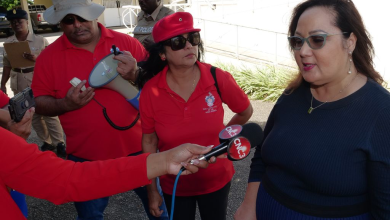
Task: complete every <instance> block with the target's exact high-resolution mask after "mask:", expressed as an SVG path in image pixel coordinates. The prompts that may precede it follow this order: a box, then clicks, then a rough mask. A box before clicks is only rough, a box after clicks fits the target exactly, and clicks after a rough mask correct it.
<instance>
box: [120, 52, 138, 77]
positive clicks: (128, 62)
mask: <svg viewBox="0 0 390 220" xmlns="http://www.w3.org/2000/svg"><path fill="white" fill-rule="evenodd" d="M122 52H123V54H119V55H116V56H114V59H115V60H118V61H120V62H118V67H117V68H116V71H117V72H118V73H119V74H120V75H121V76H122V77H123V78H124V79H126V80H130V81H132V82H134V81H135V79H136V78H137V76H136V74H137V69H138V67H137V60H136V59H135V58H134V57H133V56H132V55H131V53H130V52H129V51H122Z"/></svg>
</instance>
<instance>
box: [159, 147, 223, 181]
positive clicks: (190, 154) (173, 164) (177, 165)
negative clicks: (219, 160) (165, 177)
mask: <svg viewBox="0 0 390 220" xmlns="http://www.w3.org/2000/svg"><path fill="white" fill-rule="evenodd" d="M212 147H213V146H208V147H203V146H200V145H197V144H182V145H180V146H178V147H175V148H173V149H171V150H169V151H165V152H164V153H166V154H167V157H166V164H167V166H166V167H167V173H168V174H174V175H176V174H177V173H178V172H179V170H180V169H181V167H185V168H186V170H185V171H184V172H183V173H182V174H191V173H196V172H198V167H201V168H207V166H208V164H209V163H208V162H207V161H200V160H198V159H197V158H198V156H199V155H203V154H206V153H207V152H209V151H210V150H211V149H212ZM189 161H192V163H193V164H190V163H189ZM214 161H215V160H214ZM214 161H212V162H214Z"/></svg>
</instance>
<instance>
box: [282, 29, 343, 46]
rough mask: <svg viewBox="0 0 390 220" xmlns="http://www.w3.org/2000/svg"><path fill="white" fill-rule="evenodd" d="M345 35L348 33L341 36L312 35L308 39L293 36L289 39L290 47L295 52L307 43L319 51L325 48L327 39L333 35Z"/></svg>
mask: <svg viewBox="0 0 390 220" xmlns="http://www.w3.org/2000/svg"><path fill="white" fill-rule="evenodd" d="M343 34H348V32H343V33H340V34H315V35H310V36H308V37H307V38H303V37H298V36H291V37H288V42H289V43H290V47H291V48H292V49H293V50H300V49H301V48H302V47H303V44H304V43H305V41H306V43H307V45H309V47H310V48H311V49H313V50H318V49H321V48H322V47H324V45H325V42H326V38H327V37H329V36H333V35H343Z"/></svg>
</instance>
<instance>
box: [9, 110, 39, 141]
mask: <svg viewBox="0 0 390 220" xmlns="http://www.w3.org/2000/svg"><path fill="white" fill-rule="evenodd" d="M34 113H35V108H34V107H32V108H30V109H29V110H27V111H26V113H25V114H24V116H23V118H22V120H21V121H20V122H15V121H14V120H11V121H9V122H8V123H7V128H8V130H9V131H11V132H12V133H14V134H16V135H18V136H19V137H22V138H23V139H27V138H28V136H30V133H31V123H32V118H33V115H34Z"/></svg>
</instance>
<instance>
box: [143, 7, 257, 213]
mask: <svg viewBox="0 0 390 220" xmlns="http://www.w3.org/2000/svg"><path fill="white" fill-rule="evenodd" d="M199 31H200V29H196V28H194V27H193V18H192V16H191V14H190V13H187V12H177V13H175V14H172V15H170V16H167V17H165V18H163V19H162V20H160V21H159V22H158V23H156V25H155V26H154V28H153V32H152V34H153V38H154V41H155V42H156V44H154V45H153V46H152V47H150V48H149V58H148V60H147V61H146V63H145V64H144V65H143V66H142V69H141V70H140V74H139V77H138V80H137V81H138V84H139V86H140V88H142V93H141V98H140V112H141V121H142V131H143V138H142V147H143V150H144V152H156V151H157V150H159V151H166V150H169V149H171V148H173V147H174V146H176V145H177V144H179V143H186V142H191V143H196V144H200V145H210V144H214V145H215V146H216V145H218V144H219V139H218V134H219V132H220V131H221V130H222V129H223V128H224V127H225V125H224V124H223V115H224V110H223V107H222V101H223V103H225V104H227V106H228V107H229V108H230V109H231V110H232V111H233V112H235V113H236V114H235V115H234V116H233V117H232V119H231V120H230V121H229V123H228V125H232V124H244V123H245V122H247V121H248V119H249V118H250V117H251V115H252V111H253V110H252V106H251V104H250V102H249V99H248V97H247V95H246V94H245V93H244V92H243V91H242V90H241V89H240V87H239V86H238V85H237V83H236V82H235V80H234V79H233V77H232V76H231V74H229V73H228V72H225V71H222V70H220V69H216V71H215V69H214V70H211V69H212V66H211V65H209V64H206V63H202V62H200V60H201V57H202V55H203V46H202V41H201V38H200V34H199ZM214 71H215V72H214ZM211 72H214V73H213V74H214V75H215V76H216V80H215V79H214V78H213V75H212V73H211ZM233 174H234V168H233V164H232V162H231V161H229V160H228V159H226V158H223V159H219V160H218V161H217V162H216V163H214V164H211V165H210V166H209V168H208V170H206V171H205V172H203V171H199V172H198V173H197V174H196V175H192V176H190V177H181V178H180V181H179V184H178V185H177V190H176V195H177V196H176V199H175V200H176V203H175V209H174V210H175V213H174V219H186V220H190V219H195V211H196V204H197V205H198V207H199V212H200V215H201V218H202V219H203V220H205V219H206V220H207V219H213V220H214V219H219V220H221V219H226V209H227V201H228V194H229V190H230V181H231V178H232V177H233ZM174 181H175V176H174V175H165V176H162V177H160V183H161V187H162V190H163V192H164V199H165V201H166V203H167V206H168V210H169V211H170V209H171V207H170V206H171V200H172V191H173V185H174ZM147 189H148V197H149V208H150V211H151V213H152V214H153V215H155V216H160V215H161V212H162V211H161V210H160V209H159V208H158V206H159V204H160V203H161V201H162V198H161V196H160V195H159V194H158V192H157V189H156V185H155V182H154V184H152V185H150V186H148V187H147Z"/></svg>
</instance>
